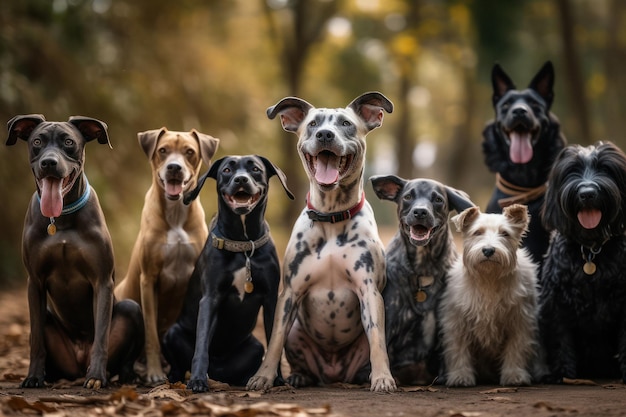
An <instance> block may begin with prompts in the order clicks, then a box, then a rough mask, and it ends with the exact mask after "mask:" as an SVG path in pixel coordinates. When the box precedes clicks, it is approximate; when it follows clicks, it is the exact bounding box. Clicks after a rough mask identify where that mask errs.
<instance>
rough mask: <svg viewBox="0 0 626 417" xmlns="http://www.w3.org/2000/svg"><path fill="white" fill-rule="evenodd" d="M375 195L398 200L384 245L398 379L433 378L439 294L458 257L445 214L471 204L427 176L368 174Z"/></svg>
mask: <svg viewBox="0 0 626 417" xmlns="http://www.w3.org/2000/svg"><path fill="white" fill-rule="evenodd" d="M370 181H372V185H373V187H374V191H375V192H376V195H377V196H378V197H379V198H380V199H383V200H390V201H394V202H395V203H396V204H397V205H398V220H399V222H400V225H399V229H398V232H397V233H396V235H395V236H394V238H393V239H392V241H391V242H390V243H389V246H388V247H387V249H386V254H385V260H386V264H387V266H386V269H387V286H386V287H385V289H384V290H383V293H382V295H383V299H384V300H385V332H386V335H387V352H388V354H389V362H390V366H391V373H392V374H393V376H394V378H396V380H398V382H399V383H400V384H404V385H416V384H425V383H431V382H432V381H433V380H434V378H435V377H436V376H437V375H438V373H439V371H440V366H441V346H440V343H439V320H438V305H439V299H440V296H441V294H442V292H443V289H444V288H445V286H446V281H447V276H448V270H449V268H450V266H451V265H452V263H453V262H454V260H455V259H456V257H457V251H456V247H455V244H454V241H453V238H452V232H451V231H450V229H449V227H448V215H449V213H450V212H451V211H452V210H456V211H457V212H461V211H463V210H464V209H466V208H469V207H472V206H474V204H473V203H472V202H471V201H470V200H469V197H468V196H467V195H466V194H465V193H464V192H462V191H458V190H455V189H453V188H451V187H448V186H445V185H443V184H441V183H439V182H436V181H432V180H428V179H414V180H405V179H402V178H399V177H396V176H394V175H389V176H375V177H371V178H370Z"/></svg>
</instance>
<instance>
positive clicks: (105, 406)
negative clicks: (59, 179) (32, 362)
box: [0, 289, 626, 417]
mask: <svg viewBox="0 0 626 417" xmlns="http://www.w3.org/2000/svg"><path fill="white" fill-rule="evenodd" d="M28 337H29V326H28V311H27V301H26V294H25V291H24V289H17V290H11V291H4V292H1V293H0V416H1V415H38V414H39V415H47V416H72V417H76V416H135V415H141V416H163V415H192V414H193V415H206V416H240V417H245V416H299V417H300V416H364V417H367V416H372V417H373V416H376V417H383V416H453V417H460V416H465V417H490V416H506V417H518V416H528V415H533V416H538V417H543V416H545V417H548V416H570V415H578V416H610V417H612V416H626V386H625V385H623V384H622V383H620V382H619V381H594V382H592V381H573V382H577V383H576V384H574V383H572V384H570V385H561V386H555V385H536V386H531V387H523V388H502V387H497V386H479V387H475V388H462V389H460V388H456V389H452V388H445V387H441V386H432V387H403V388H401V390H400V391H399V392H395V393H390V394H381V393H373V392H370V391H369V388H368V387H363V386H346V385H333V386H328V387H323V388H302V389H294V388H291V387H277V388H274V389H272V390H271V391H270V392H267V393H260V392H247V391H245V389H243V388H241V387H230V386H228V385H225V384H221V383H218V382H212V385H211V388H212V390H211V392H210V393H209V394H206V395H200V394H195V395H194V394H191V393H190V392H189V391H187V390H185V389H184V386H178V385H161V386H158V387H155V388H150V387H144V386H141V385H138V386H120V385H119V384H116V383H115V382H113V383H111V384H110V386H109V387H107V388H104V389H101V390H99V391H92V390H87V389H84V388H82V386H81V381H74V382H68V381H61V382H59V383H56V384H54V385H50V386H49V387H47V388H44V389H21V388H19V383H20V381H21V379H22V378H23V377H24V376H25V375H26V372H27V369H28ZM583 383H584V384H583Z"/></svg>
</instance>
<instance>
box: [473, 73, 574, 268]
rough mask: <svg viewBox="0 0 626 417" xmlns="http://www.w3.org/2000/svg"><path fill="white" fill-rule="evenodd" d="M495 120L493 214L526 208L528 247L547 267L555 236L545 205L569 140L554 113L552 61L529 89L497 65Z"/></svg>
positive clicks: (490, 134) (489, 141)
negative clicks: (550, 178)
mask: <svg viewBox="0 0 626 417" xmlns="http://www.w3.org/2000/svg"><path fill="white" fill-rule="evenodd" d="M491 81H492V83H493V107H494V110H495V119H494V120H493V121H491V122H489V123H488V124H487V126H486V127H485V129H484V130H483V138H484V139H483V143H482V146H483V154H484V157H485V164H486V165H487V167H488V168H489V170H490V171H492V172H495V173H496V187H495V190H494V192H493V194H492V196H491V200H490V201H489V204H488V205H487V209H486V212H487V213H501V212H502V208H503V207H506V206H508V205H510V204H513V203H519V204H526V205H527V206H528V210H529V212H530V215H531V220H530V225H529V230H528V234H527V235H526V237H525V238H524V241H523V246H524V247H526V248H527V249H528V251H529V252H530V253H531V255H532V257H533V260H534V261H535V262H536V263H537V264H539V265H540V264H541V263H542V260H543V256H544V254H545V253H546V250H547V248H548V242H549V234H548V232H547V231H546V230H544V228H543V226H542V224H541V218H540V213H541V206H542V205H543V200H544V195H545V191H546V182H547V179H548V174H549V172H550V169H551V167H552V163H553V162H554V159H555V158H556V156H557V154H558V153H559V151H560V150H561V149H563V148H564V147H565V144H566V140H565V137H564V136H563V134H562V133H561V132H560V124H559V121H558V119H557V117H556V116H555V115H553V114H552V113H551V112H550V106H551V105H552V100H553V99H554V92H553V85H554V67H553V66H552V63H551V62H550V61H548V62H546V63H545V64H544V65H543V67H542V68H541V69H540V70H539V72H538V73H537V74H536V75H535V77H534V78H533V79H532V81H531V82H530V84H529V85H528V88H526V89H524V90H517V89H516V88H515V84H513V81H511V79H510V78H509V76H508V75H507V74H506V73H505V72H504V70H503V69H502V68H501V67H500V65H498V64H496V65H494V67H493V70H492V72H491Z"/></svg>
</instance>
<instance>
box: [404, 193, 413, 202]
mask: <svg viewBox="0 0 626 417" xmlns="http://www.w3.org/2000/svg"><path fill="white" fill-rule="evenodd" d="M402 199H403V200H404V201H411V200H412V199H413V196H412V195H411V194H405V195H403V196H402Z"/></svg>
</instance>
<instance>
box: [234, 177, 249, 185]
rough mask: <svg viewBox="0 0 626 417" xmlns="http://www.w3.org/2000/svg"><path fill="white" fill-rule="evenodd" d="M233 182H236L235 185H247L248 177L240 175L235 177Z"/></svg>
mask: <svg viewBox="0 0 626 417" xmlns="http://www.w3.org/2000/svg"><path fill="white" fill-rule="evenodd" d="M233 181H235V184H247V183H248V177H246V176H245V175H239V176H237V177H235V179H234V180H233Z"/></svg>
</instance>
